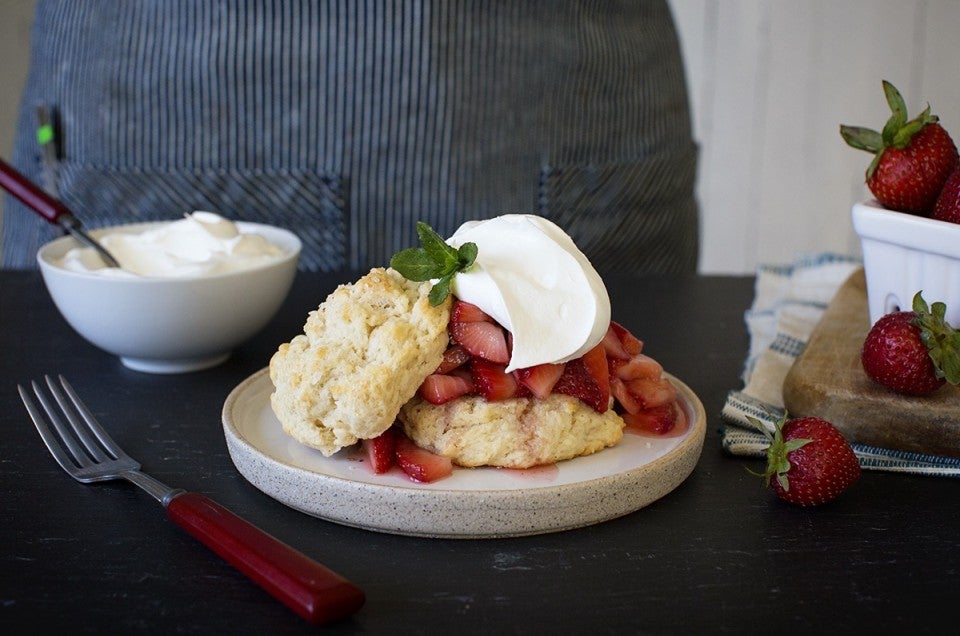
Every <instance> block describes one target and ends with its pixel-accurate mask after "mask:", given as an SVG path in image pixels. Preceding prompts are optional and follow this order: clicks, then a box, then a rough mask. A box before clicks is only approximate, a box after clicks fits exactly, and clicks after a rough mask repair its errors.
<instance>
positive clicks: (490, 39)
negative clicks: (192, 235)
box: [3, 0, 699, 273]
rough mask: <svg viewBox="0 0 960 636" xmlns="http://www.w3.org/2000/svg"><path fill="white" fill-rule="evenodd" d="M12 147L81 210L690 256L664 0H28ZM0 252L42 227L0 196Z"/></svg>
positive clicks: (336, 259) (678, 66) (678, 106)
mask: <svg viewBox="0 0 960 636" xmlns="http://www.w3.org/2000/svg"><path fill="white" fill-rule="evenodd" d="M31 56H32V58H31V59H32V62H31V69H30V74H29V77H28V80H27V86H26V90H25V95H24V102H23V108H22V114H21V119H20V123H19V128H18V132H17V139H16V149H15V153H14V162H15V163H16V165H17V166H18V167H19V168H20V169H21V170H23V172H24V173H26V174H27V175H28V176H29V177H31V178H32V179H34V180H36V181H38V182H39V181H41V178H40V176H41V163H40V160H39V148H38V146H37V142H36V139H35V138H34V132H33V131H34V129H35V122H34V119H33V117H34V105H35V104H36V103H38V102H46V103H47V104H49V105H50V106H51V107H53V108H54V109H55V111H56V112H57V113H58V115H59V119H60V132H61V136H60V140H61V144H62V145H61V160H60V165H59V166H58V170H57V172H58V173H59V175H60V182H59V184H58V185H59V189H60V192H61V193H62V197H63V198H64V200H65V202H66V203H67V205H68V206H69V207H70V208H71V209H73V210H74V211H75V212H76V214H77V216H78V217H80V218H81V219H82V220H83V221H84V222H85V223H86V224H87V225H88V226H90V227H98V226H102V225H107V224H113V223H117V222H137V221H146V220H155V219H168V218H172V217H176V216H179V215H181V214H183V213H185V212H188V211H190V210H193V209H208V210H212V211H215V212H219V213H221V214H224V215H225V216H227V217H229V218H239V219H243V220H247V221H254V222H266V223H273V224H277V225H281V226H284V227H287V228H289V229H291V230H293V231H295V232H296V233H297V234H298V235H300V237H301V239H302V240H303V243H304V251H303V255H302V258H301V262H300V265H301V268H303V269H306V270H314V271H333V270H339V269H346V268H349V269H365V268H367V267H369V266H375V265H383V264H385V263H387V262H388V261H389V258H390V256H391V255H392V254H393V253H395V252H396V251H398V250H400V249H402V248H405V247H409V246H411V245H414V244H416V242H417V238H416V233H415V224H416V222H417V221H419V220H423V221H426V222H428V223H430V224H431V225H432V226H433V227H434V228H436V229H437V231H438V232H440V233H441V234H445V235H446V234H450V233H452V232H453V230H454V229H455V228H456V227H457V226H458V225H459V224H460V223H461V222H463V221H465V220H469V219H481V218H488V217H491V216H495V215H497V214H503V213H507V212H535V213H539V214H542V215H543V216H546V217H548V218H551V219H553V220H554V221H556V222H557V223H558V224H559V225H561V226H562V227H564V228H565V229H567V230H568V232H569V233H570V234H571V235H572V236H573V238H574V240H575V241H576V242H577V243H578V245H580V246H581V248H582V249H583V250H584V252H586V253H587V255H588V256H589V257H590V258H591V260H592V261H593V262H594V264H595V265H596V267H597V268H598V269H599V270H601V271H604V272H617V271H626V272H687V273H692V272H693V271H695V268H696V263H697V258H698V251H699V244H698V240H699V238H698V218H697V205H696V203H695V200H694V195H693V186H694V179H695V172H696V159H697V148H696V146H695V144H694V142H693V141H692V137H691V128H690V116H689V107H688V103H687V95H686V86H685V79H684V71H683V66H682V60H681V58H680V49H679V44H678V41H677V37H676V32H675V30H674V26H673V23H672V18H671V15H670V11H669V7H668V6H667V4H666V2H665V1H664V0H642V1H633V2H622V3H607V2H600V1H596V0H581V1H563V2H556V1H552V0H530V1H524V2H513V1H506V0H489V1H483V2H475V1H468V0H442V1H441V0H437V1H430V0H419V1H404V2H391V1H386V0H369V1H365V2H357V1H354V0H326V1H318V0H238V1H236V2H222V1H215V0H191V1H186V0H142V1H136V2H134V1H123V2H116V1H115V0H110V1H106V0H85V1H84V2H76V1H74V0H39V2H38V5H37V12H36V16H35V21H34V31H33V45H32V51H31ZM6 210H7V214H6V215H5V216H6V219H5V222H4V235H5V241H4V247H5V249H4V260H3V263H4V266H5V267H11V268H24V267H33V266H34V262H33V259H34V254H35V252H36V249H37V248H38V247H39V246H40V245H41V244H42V243H43V242H45V241H47V240H49V239H50V238H52V237H53V236H54V234H55V230H54V228H51V227H48V226H45V225H44V224H43V223H42V222H40V221H39V220H38V219H37V218H35V217H32V216H30V214H29V213H28V212H27V211H26V210H24V209H23V207H22V206H20V205H19V204H17V203H16V202H14V201H12V200H11V199H10V198H8V199H7V200H6Z"/></svg>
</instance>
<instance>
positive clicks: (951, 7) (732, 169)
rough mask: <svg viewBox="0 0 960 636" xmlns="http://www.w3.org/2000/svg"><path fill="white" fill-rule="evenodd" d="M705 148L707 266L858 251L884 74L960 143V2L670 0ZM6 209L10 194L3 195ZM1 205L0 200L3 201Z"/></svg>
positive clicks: (14, 58) (9, 34)
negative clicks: (864, 128) (869, 132)
mask: <svg viewBox="0 0 960 636" xmlns="http://www.w3.org/2000/svg"><path fill="white" fill-rule="evenodd" d="M34 2H35V0H0V59H2V60H3V61H4V63H3V64H0V86H2V87H3V90H0V153H2V154H0V156H4V157H9V156H10V152H11V148H12V143H13V127H14V123H15V116H16V111H17V107H18V104H19V94H20V90H21V89H22V85H23V79H24V77H25V74H26V68H27V62H28V35H29V23H30V17H31V15H32V9H33V5H34ZM669 2H670V5H671V7H672V9H673V12H674V16H675V18H676V22H677V28H678V30H679V32H680V38H681V41H682V46H683V51H684V57H685V62H686V65H687V80H688V83H689V86H690V94H691V101H692V106H693V111H694V131H695V135H696V137H697V140H698V142H699V143H700V146H701V159H700V174H699V182H698V196H699V199H700V206H701V215H702V220H703V225H702V234H703V241H702V243H703V250H702V256H701V263H700V266H701V270H702V271H703V272H705V273H752V272H754V271H755V269H756V267H757V265H759V264H762V263H783V262H789V261H791V260H792V259H793V257H794V256H795V255H796V254H798V253H801V252H813V251H826V250H829V251H836V252H841V253H846V254H859V245H858V242H857V239H856V236H855V234H854V232H853V228H852V226H851V224H850V213H849V211H850V205H851V204H852V203H853V201H854V200H856V199H858V198H862V197H863V196H865V194H866V193H865V189H864V187H863V171H864V169H865V168H866V166H867V164H868V163H869V156H868V155H867V154H866V153H863V152H859V151H856V150H853V149H851V148H848V147H847V146H846V145H845V144H844V143H843V140H841V139H840V135H839V134H838V132H837V131H838V128H839V125H840V124H841V123H850V124H861V125H869V126H874V127H877V128H879V127H880V126H882V124H883V122H884V121H885V119H886V116H887V112H888V111H887V106H886V103H885V102H884V100H883V93H882V90H881V87H880V82H881V80H883V79H888V80H890V81H892V82H893V83H894V84H895V85H896V86H897V87H899V88H900V90H901V91H902V92H903V93H904V96H905V98H906V100H907V105H908V107H909V108H910V111H911V113H913V112H915V111H918V110H919V109H922V108H923V106H924V104H925V103H926V102H930V104H931V105H932V106H933V109H934V112H936V113H937V114H939V115H940V117H941V121H942V122H943V124H944V125H945V127H946V128H947V129H948V130H950V131H951V132H952V133H953V136H954V137H955V138H957V139H960V1H958V0H669ZM0 206H2V197H0ZM0 210H2V207H0Z"/></svg>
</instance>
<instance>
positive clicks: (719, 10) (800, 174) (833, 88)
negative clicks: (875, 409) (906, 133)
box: [670, 0, 960, 273]
mask: <svg viewBox="0 0 960 636" xmlns="http://www.w3.org/2000/svg"><path fill="white" fill-rule="evenodd" d="M670 4H671V7H672V9H673V12H674V17H675V20H676V22H677V28H678V30H679V32H680V38H681V41H682V46H683V51H684V56H685V63H686V66H687V73H688V76H687V79H688V83H689V86H690V93H691V101H692V105H693V110H694V129H695V135H696V137H697V139H698V141H699V143H700V144H701V152H702V154H701V160H700V173H699V181H698V193H699V199H700V205H701V216H702V220H703V228H702V229H703V249H702V255H701V263H700V267H701V270H702V271H704V272H707V273H725V272H730V273H738V272H753V271H754V270H755V268H756V266H757V265H758V264H762V263H783V262H788V261H790V260H792V257H793V256H794V255H795V254H797V253H800V252H812V251H827V250H829V251H836V252H840V253H845V254H854V255H859V253H860V251H859V244H858V240H857V238H856V235H855V233H854V231H853V228H852V225H851V223H850V206H851V204H852V203H853V202H854V201H855V200H856V199H858V198H863V197H865V196H867V192H866V189H865V187H864V185H863V172H864V170H865V169H866V167H867V164H868V163H869V159H870V156H869V155H868V154H867V153H864V152H862V151H856V150H853V149H852V148H849V147H848V146H847V145H846V144H845V143H844V142H843V140H842V139H841V138H840V135H839V132H838V128H839V124H841V123H845V124H859V125H867V126H870V127H875V128H877V129H879V128H880V127H882V125H883V123H884V121H885V120H886V118H887V116H888V114H889V109H888V107H887V105H886V102H885V101H884V97H883V91H882V88H881V80H883V79H887V80H890V81H891V82H893V83H894V85H896V86H897V87H898V88H899V89H900V91H901V92H902V93H903V95H904V98H905V99H906V102H907V107H908V109H909V111H910V113H911V116H912V114H913V113H914V112H919V110H921V109H922V108H923V107H924V106H925V104H926V103H927V102H929V103H930V104H931V105H932V107H933V111H934V112H935V113H937V114H939V115H940V117H941V122H942V123H943V124H944V126H945V127H946V128H947V130H948V131H951V133H952V135H953V137H954V139H955V140H958V141H960V2H958V1H957V0H840V1H838V0H729V1H722V0H670Z"/></svg>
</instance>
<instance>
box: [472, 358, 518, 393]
mask: <svg viewBox="0 0 960 636" xmlns="http://www.w3.org/2000/svg"><path fill="white" fill-rule="evenodd" d="M505 369H506V367H505V366H504V365H502V364H497V363H495V362H489V361H487V360H483V359H481V358H474V359H473V360H471V361H470V372H471V374H472V376H473V385H474V386H475V387H476V390H477V393H479V394H480V395H482V396H483V398H484V399H486V400H487V401H490V402H496V401H497V400H506V399H507V398H511V397H514V396H515V395H516V393H517V378H515V377H514V375H513V374H512V373H507V372H506V371H505Z"/></svg>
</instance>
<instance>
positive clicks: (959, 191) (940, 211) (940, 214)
mask: <svg viewBox="0 0 960 636" xmlns="http://www.w3.org/2000/svg"><path fill="white" fill-rule="evenodd" d="M933 218H935V219H937V220H938V221H947V222H948V223H960V168H957V169H956V170H954V171H953V173H952V174H951V175H950V177H949V178H948V179H947V182H946V183H944V184H943V190H941V191H940V196H939V197H937V203H936V204H935V205H934V206H933Z"/></svg>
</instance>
